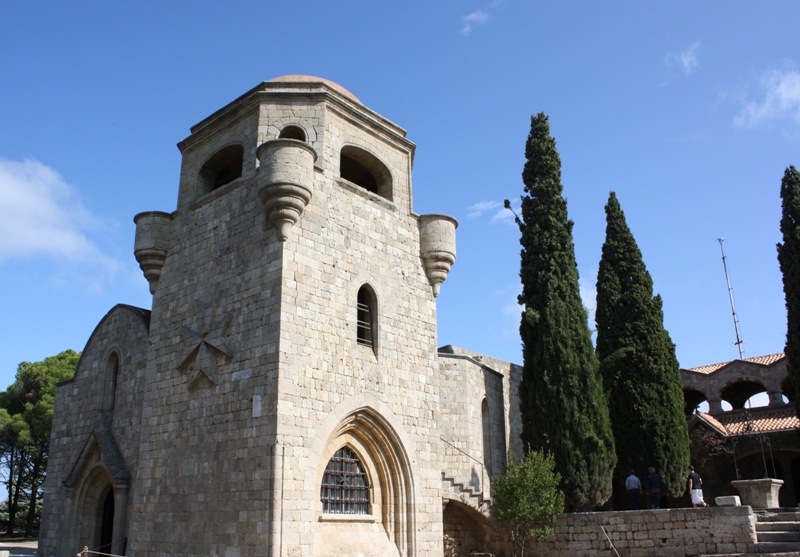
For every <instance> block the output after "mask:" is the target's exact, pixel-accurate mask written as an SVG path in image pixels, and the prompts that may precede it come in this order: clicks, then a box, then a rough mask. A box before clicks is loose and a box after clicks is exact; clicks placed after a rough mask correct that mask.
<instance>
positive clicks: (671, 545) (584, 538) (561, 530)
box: [531, 507, 756, 557]
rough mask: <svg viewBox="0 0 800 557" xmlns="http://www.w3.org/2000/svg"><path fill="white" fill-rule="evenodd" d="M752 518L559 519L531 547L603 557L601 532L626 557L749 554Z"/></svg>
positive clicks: (674, 513)
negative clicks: (547, 535) (549, 533)
mask: <svg viewBox="0 0 800 557" xmlns="http://www.w3.org/2000/svg"><path fill="white" fill-rule="evenodd" d="M755 525H756V518H755V514H754V513H753V510H752V508H750V507H708V508H698V509H693V508H686V509H661V510H647V511H619V512H602V513H574V514H563V515H561V517H560V518H559V520H558V523H557V524H556V526H555V534H554V535H553V536H552V537H551V538H549V539H547V540H542V541H538V542H536V543H535V544H532V547H531V554H534V555H537V556H540V557H595V556H598V557H599V556H601V555H602V556H606V555H609V554H610V553H609V550H610V549H611V546H610V544H609V541H608V539H606V536H605V534H604V533H603V529H605V531H606V533H607V534H608V537H609V538H610V539H611V542H612V543H613V544H614V547H615V548H616V550H617V551H618V552H619V554H620V555H623V556H626V557H694V556H695V555H705V554H716V553H747V552H753V551H755V547H756V545H755V543H756V526H755Z"/></svg>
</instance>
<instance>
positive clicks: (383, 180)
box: [339, 145, 393, 201]
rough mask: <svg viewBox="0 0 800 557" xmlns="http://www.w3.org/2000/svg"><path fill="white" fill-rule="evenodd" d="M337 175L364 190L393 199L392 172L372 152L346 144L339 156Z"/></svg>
mask: <svg viewBox="0 0 800 557" xmlns="http://www.w3.org/2000/svg"><path fill="white" fill-rule="evenodd" d="M339 175H340V176H341V177H342V178H344V179H345V180H347V181H348V182H352V183H353V184H355V185H357V186H360V187H362V188H364V189H365V190H367V191H369V192H372V193H375V194H378V195H380V196H381V197H383V198H384V199H388V200H389V201H392V200H393V194H392V174H391V172H389V169H388V168H387V167H386V165H385V164H383V163H382V162H381V161H379V160H378V159H377V158H376V157H375V156H374V155H373V154H372V153H369V152H368V151H365V150H364V149H360V148H358V147H353V146H352V145H346V146H344V147H342V151H341V156H340V158H339Z"/></svg>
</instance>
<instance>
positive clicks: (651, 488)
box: [644, 466, 661, 509]
mask: <svg viewBox="0 0 800 557" xmlns="http://www.w3.org/2000/svg"><path fill="white" fill-rule="evenodd" d="M644 489H645V492H646V493H647V495H648V497H649V498H650V508H651V509H660V508H661V476H659V475H658V474H657V473H656V469H655V468H653V467H652V466H651V467H650V468H648V470H647V477H646V478H645V479H644Z"/></svg>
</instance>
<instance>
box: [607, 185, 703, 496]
mask: <svg viewBox="0 0 800 557" xmlns="http://www.w3.org/2000/svg"><path fill="white" fill-rule="evenodd" d="M596 320H597V355H598V357H599V358H600V370H601V372H602V375H603V383H604V386H605V388H606V391H607V393H608V399H609V410H610V413H611V423H612V425H613V429H614V442H615V444H616V447H617V464H618V466H617V470H616V472H615V478H616V480H617V482H615V483H616V485H618V486H620V487H621V485H622V482H624V478H625V476H627V473H626V472H627V471H628V470H629V469H630V468H633V469H634V470H636V472H637V473H638V474H639V475H640V477H643V476H644V474H645V473H646V472H647V468H648V467H649V466H653V467H655V468H656V469H657V470H658V471H659V473H660V474H661V477H662V479H663V481H664V491H665V492H668V493H670V494H672V495H675V496H677V495H680V494H681V493H683V491H684V488H685V485H686V477H685V474H686V468H687V466H689V433H688V431H687V428H686V416H685V415H684V408H683V389H682V384H681V376H680V369H679V366H678V359H677V358H676V357H675V345H674V344H673V343H672V340H671V339H670V336H669V333H668V332H667V330H666V329H664V313H663V311H662V308H661V296H660V295H657V296H653V279H652V278H651V277H650V273H648V272H647V269H646V268H645V265H644V261H643V260H642V253H641V252H640V251H639V247H638V246H637V245H636V240H635V239H634V238H633V234H631V231H630V229H629V228H628V225H627V223H626V222H625V214H624V213H623V212H622V208H621V207H620V205H619V202H618V201H617V197H616V195H615V194H614V192H611V195H609V197H608V204H607V205H606V241H605V243H604V244H603V256H602V259H601V260H600V270H599V272H598V276H597V312H596Z"/></svg>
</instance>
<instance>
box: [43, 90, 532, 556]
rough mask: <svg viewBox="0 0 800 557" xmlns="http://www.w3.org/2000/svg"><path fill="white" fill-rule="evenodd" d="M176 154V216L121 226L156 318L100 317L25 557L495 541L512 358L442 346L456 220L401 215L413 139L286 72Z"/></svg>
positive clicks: (132, 313) (430, 547) (373, 548)
mask: <svg viewBox="0 0 800 557" xmlns="http://www.w3.org/2000/svg"><path fill="white" fill-rule="evenodd" d="M178 146H179V148H180V150H181V153H182V167H181V174H180V183H179V189H178V204H177V208H176V209H175V211H173V212H158V211H154V212H146V213H140V214H138V215H136V217H135V219H134V220H135V222H136V239H135V247H134V254H135V257H136V259H137V260H138V262H139V264H140V266H141V268H142V271H143V272H144V275H145V277H146V278H147V280H148V281H149V283H150V290H151V292H152V294H153V299H152V310H145V309H140V308H135V307H131V306H126V305H118V306H116V307H114V308H113V309H111V311H109V313H108V314H107V315H106V316H105V317H104V318H103V319H102V321H101V322H100V324H99V325H98V326H97V328H96V330H95V331H94V333H93V334H92V336H91V338H90V339H89V341H88V343H87V345H86V348H85V350H84V352H83V356H82V358H81V361H80V363H79V365H78V369H77V371H76V373H75V377H74V378H73V379H71V380H68V381H65V382H63V383H61V384H60V385H59V386H58V391H57V398H56V409H55V416H54V423H53V436H52V442H51V443H52V444H51V454H50V462H49V469H48V475H47V483H46V486H45V499H44V513H43V519H42V528H41V536H40V544H39V552H40V554H41V555H43V556H45V557H51V556H59V557H67V556H72V555H74V554H75V553H76V552H78V551H79V550H81V549H82V548H83V547H84V546H86V547H89V548H90V549H92V550H97V551H101V552H104V553H112V554H124V555H131V556H142V557H144V556H147V557H154V556H165V555H170V556H172V555H174V556H179V555H180V556H201V555H202V556H207V555H217V556H224V557H245V556H274V557H278V556H309V557H310V556H326V555H365V556H367V555H381V556H404V557H405V556H441V555H443V553H444V552H445V548H447V552H448V554H451V555H461V554H468V553H469V552H470V551H473V550H478V549H485V548H487V547H489V546H490V545H491V544H492V543H495V542H496V541H497V540H496V537H494V534H493V533H492V530H491V527H490V525H489V521H488V520H487V519H486V515H487V509H488V498H489V489H490V488H489V481H490V477H491V475H492V474H496V473H498V472H499V471H501V470H502V469H503V467H504V466H505V464H506V462H507V457H508V454H509V452H511V451H519V446H518V445H519V441H518V438H519V435H518V433H519V420H518V416H517V417H516V418H515V417H514V415H515V414H516V413H517V412H516V410H517V408H518V403H517V402H516V389H517V384H518V381H519V368H517V367H516V366H512V365H511V364H508V363H506V362H501V361H498V360H494V359H491V358H488V357H484V356H481V355H479V354H475V353H471V352H468V351H465V350H461V349H458V348H454V347H451V346H447V347H444V348H443V349H441V351H440V350H437V344H436V343H437V337H436V327H437V319H436V296H437V295H438V294H439V291H440V287H441V285H442V283H443V281H444V280H445V279H446V277H447V275H448V272H449V271H450V268H451V265H453V263H454V261H455V259H456V243H455V234H456V226H457V223H456V221H455V219H453V218H452V217H449V216H446V215H441V214H428V215H418V214H416V213H415V212H414V210H413V205H412V188H411V170H412V166H413V160H414V150H415V145H414V144H413V143H412V142H411V141H409V140H408V139H407V138H406V132H405V130H403V129H402V128H400V127H399V126H397V125H395V124H394V123H392V122H390V121H389V120H387V119H385V118H383V117H382V116H380V115H379V114H376V113H375V112H373V111H371V110H370V109H369V108H367V107H366V106H364V105H363V104H362V103H361V102H360V101H359V100H358V99H357V98H356V97H355V96H354V95H353V94H351V93H350V92H348V91H347V90H345V89H344V88H342V87H340V86H339V85H336V84H334V83H332V82H330V81H327V80H324V79H320V78H312V77H308V76H287V77H284V78H279V79H275V80H272V81H267V82H264V83H262V84H260V85H258V86H257V87H255V88H253V89H252V90H250V91H248V92H247V93H245V94H244V95H242V96H241V97H239V98H238V99H236V100H234V101H233V102H231V103H230V104H228V105H227V106H225V107H224V108H222V109H220V110H219V111H217V112H215V113H214V114H212V115H211V116H209V117H208V118H206V119H205V120H203V121H202V122H200V123H199V124H197V125H196V126H194V127H193V128H191V135H190V136H189V137H187V138H186V139H184V140H183V141H181V142H180V143H179V144H178ZM445 209H446V208H445ZM510 410H513V411H510ZM493 540H494V541H493Z"/></svg>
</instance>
